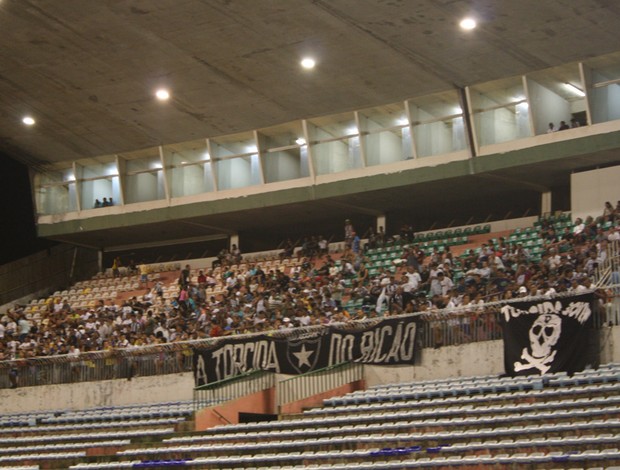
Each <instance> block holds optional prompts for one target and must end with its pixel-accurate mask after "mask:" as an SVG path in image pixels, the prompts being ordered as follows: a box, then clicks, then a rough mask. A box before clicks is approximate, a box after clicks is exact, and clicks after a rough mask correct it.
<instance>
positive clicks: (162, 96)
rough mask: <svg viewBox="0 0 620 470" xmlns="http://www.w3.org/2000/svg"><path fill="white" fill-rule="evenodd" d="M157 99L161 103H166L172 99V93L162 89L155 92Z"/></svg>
mask: <svg viewBox="0 0 620 470" xmlns="http://www.w3.org/2000/svg"><path fill="white" fill-rule="evenodd" d="M155 98H157V99H158V100H159V101H166V100H168V99H169V98H170V92H169V91H168V90H166V89H165V88H160V89H159V90H157V91H156V92H155Z"/></svg>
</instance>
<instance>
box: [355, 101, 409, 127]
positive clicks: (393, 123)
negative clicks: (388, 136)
mask: <svg viewBox="0 0 620 470" xmlns="http://www.w3.org/2000/svg"><path fill="white" fill-rule="evenodd" d="M357 114H358V116H359V121H360V127H361V129H360V130H361V131H362V132H376V131H380V130H382V129H392V128H395V127H402V126H405V125H408V124H409V121H408V119H407V113H406V111H405V103H395V104H388V105H385V106H376V107H374V108H368V109H363V110H361V111H359V112H358V113H357Z"/></svg>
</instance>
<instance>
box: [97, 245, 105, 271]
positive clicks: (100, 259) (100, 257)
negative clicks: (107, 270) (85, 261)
mask: <svg viewBox="0 0 620 470" xmlns="http://www.w3.org/2000/svg"><path fill="white" fill-rule="evenodd" d="M97 264H98V265H99V272H100V273H102V272H103V271H104V269H103V250H99V251H98V252H97Z"/></svg>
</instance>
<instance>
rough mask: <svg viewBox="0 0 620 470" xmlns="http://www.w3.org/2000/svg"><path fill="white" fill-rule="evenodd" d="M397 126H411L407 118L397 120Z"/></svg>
mask: <svg viewBox="0 0 620 470" xmlns="http://www.w3.org/2000/svg"><path fill="white" fill-rule="evenodd" d="M396 125H397V126H407V125H409V119H407V118H406V117H401V118H398V119H396Z"/></svg>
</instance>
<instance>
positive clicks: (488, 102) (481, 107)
mask: <svg viewBox="0 0 620 470" xmlns="http://www.w3.org/2000/svg"><path fill="white" fill-rule="evenodd" d="M470 98H471V103H472V108H473V112H474V116H473V123H474V130H475V132H476V137H477V138H478V145H479V146H481V147H482V146H485V145H491V144H499V143H502V142H508V141H511V140H516V139H521V138H524V137H530V136H531V135H532V131H531V129H530V123H529V106H528V103H527V102H526V101H525V92H524V90H523V80H522V78H521V77H512V78H509V79H504V80H498V81H495V82H489V83H484V84H482V85H476V86H475V87H472V88H471V89H470Z"/></svg>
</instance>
